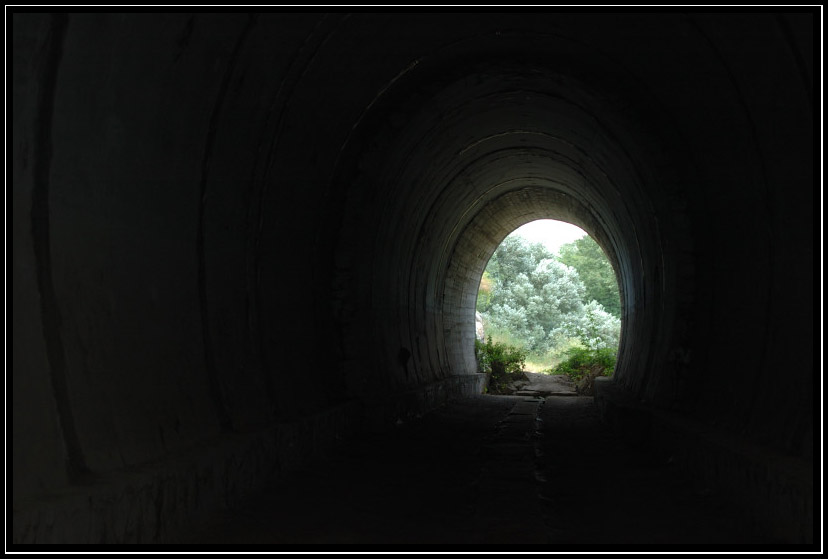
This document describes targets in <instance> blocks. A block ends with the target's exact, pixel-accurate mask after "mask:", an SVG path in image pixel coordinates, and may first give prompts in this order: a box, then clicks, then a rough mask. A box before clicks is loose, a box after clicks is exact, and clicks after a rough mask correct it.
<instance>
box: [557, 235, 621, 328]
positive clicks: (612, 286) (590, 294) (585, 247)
mask: <svg viewBox="0 0 828 559" xmlns="http://www.w3.org/2000/svg"><path fill="white" fill-rule="evenodd" d="M558 260H559V261H561V262H562V263H564V264H566V265H567V266H572V267H573V268H575V269H576V270H577V271H578V277H579V278H580V279H581V281H582V282H583V283H584V288H585V290H586V293H585V296H584V301H585V302H586V301H591V300H595V301H598V302H599V303H600V304H601V306H602V307H603V309H604V310H605V311H606V312H608V313H610V314H612V315H613V316H615V317H616V318H620V317H621V301H620V295H619V293H618V283H617V282H616V281H615V272H614V271H613V269H612V265H611V264H610V263H609V260H607V257H606V255H605V254H604V251H603V250H601V247H600V246H598V243H596V242H595V241H594V240H593V239H592V238H591V237H589V236H588V235H585V236H583V237H581V238H580V239H577V240H575V241H573V242H571V243H567V244H565V245H563V246H562V247H561V248H560V250H559V255H558Z"/></svg>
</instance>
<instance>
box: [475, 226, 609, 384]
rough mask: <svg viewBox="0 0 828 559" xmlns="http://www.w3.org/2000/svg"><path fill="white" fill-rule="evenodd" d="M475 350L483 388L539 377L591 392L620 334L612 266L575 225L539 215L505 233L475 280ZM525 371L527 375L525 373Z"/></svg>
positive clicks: (605, 372) (604, 372)
mask: <svg viewBox="0 0 828 559" xmlns="http://www.w3.org/2000/svg"><path fill="white" fill-rule="evenodd" d="M474 326H475V328H474V332H475V338H474V349H475V360H476V362H477V366H478V371H479V372H482V373H486V374H487V392H488V393H494V394H509V393H513V392H515V391H517V390H519V389H520V388H522V387H524V386H525V385H526V382H529V383H530V384H531V383H532V382H533V381H534V379H535V378H536V376H537V375H538V374H545V375H557V376H560V380H563V381H566V380H568V381H570V382H571V383H573V384H574V386H575V387H577V388H578V391H579V392H583V393H591V386H592V382H593V380H594V378H595V377H596V376H611V375H612V373H613V372H614V368H615V362H616V358H617V353H618V346H619V341H620V337H621V299H620V294H619V289H618V283H617V281H616V275H615V270H614V268H613V266H612V264H611V263H610V261H609V259H608V258H607V256H606V254H605V253H604V251H603V250H602V249H601V247H600V246H599V245H598V243H597V242H596V241H595V240H594V239H593V238H592V237H590V236H589V234H588V233H587V232H586V231H584V230H583V229H581V228H579V227H578V226H576V225H573V224H571V223H568V222H565V221H558V220H552V219H540V220H534V221H531V222H529V223H526V224H524V225H522V226H520V227H518V228H516V229H515V230H514V231H512V232H511V233H510V234H509V235H507V236H506V238H505V239H503V241H502V242H501V243H500V244H499V245H498V246H497V248H496V249H495V250H494V252H493V253H492V255H491V258H490V259H489V260H488V262H487V264H486V267H485V269H484V270H483V273H482V275H481V277H480V281H479V284H478V290H477V299H476V303H475V324H474ZM527 374H528V375H527Z"/></svg>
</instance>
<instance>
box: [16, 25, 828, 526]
mask: <svg viewBox="0 0 828 559" xmlns="http://www.w3.org/2000/svg"><path fill="white" fill-rule="evenodd" d="M812 21H813V20H812V16H810V15H808V14H787V15H785V14H701V13H697V14H679V13H663V14H633V13H628V14H602V13H591V14H570V13H566V14H563V13H561V14H555V13H549V14H276V13H270V14H220V15H219V14H69V15H49V14H25V13H15V14H14V15H13V18H12V31H13V36H12V39H13V51H12V57H11V60H12V76H13V83H12V88H11V101H12V104H13V109H14V110H13V112H12V128H11V131H12V138H13V139H12V141H11V143H10V145H11V146H12V153H11V155H12V157H11V163H12V173H13V175H12V201H13V332H14V336H13V371H12V373H13V374H12V376H11V381H12V391H11V399H12V404H13V405H12V408H13V424H12V425H13V430H12V439H13V451H14V452H13V454H12V455H13V471H14V484H13V497H14V504H15V520H14V533H15V536H14V537H15V541H43V540H44V539H49V538H53V539H57V540H58V541H59V540H60V537H61V534H62V535H63V536H65V535H66V534H67V530H68V532H73V530H74V532H73V533H76V535H77V534H81V535H78V536H77V537H79V538H81V539H84V538H88V539H90V540H92V541H99V540H106V539H107V538H110V539H114V540H118V539H119V538H127V539H132V540H136V541H137V540H140V541H152V540H153V539H159V538H162V536H163V533H164V531H163V530H160V531H159V530H149V529H148V530H145V531H144V532H141V531H140V530H137V531H136V529H135V525H140V524H141V521H140V519H141V518H149V517H150V516H153V517H155V518H161V516H157V514H161V512H163V515H162V516H163V518H169V519H172V518H175V517H176V516H175V515H176V514H178V515H179V516H178V517H179V518H183V517H185V516H186V515H187V514H190V513H192V512H193V511H195V510H207V509H209V508H211V507H212V508H215V507H219V506H221V503H222V502H224V503H226V502H227V501H228V499H231V498H235V497H231V496H239V495H241V494H242V493H243V492H244V491H248V490H252V488H254V487H256V486H257V484H260V483H263V482H264V480H265V479H267V478H268V476H272V475H277V474H278V472H280V471H281V470H283V469H285V468H287V467H288V466H287V465H288V464H297V463H299V462H300V458H301V457H303V456H312V455H315V454H317V453H318V452H317V451H320V450H321V449H322V448H323V447H324V448H327V447H330V446H332V445H335V444H337V441H341V440H342V439H343V438H346V437H347V436H349V434H352V433H354V432H356V430H358V428H359V427H358V425H365V424H370V425H376V426H379V425H381V424H383V425H384V424H394V423H395V422H396V421H398V420H399V419H400V418H401V417H411V416H414V415H417V414H418V413H422V412H423V411H424V410H426V409H428V408H430V407H433V406H436V405H439V404H440V403H441V402H443V401H445V400H446V399H447V398H451V397H458V396H462V395H464V394H470V393H475V392H479V390H480V386H481V385H480V381H479V379H478V375H475V373H476V370H474V369H472V368H470V367H472V365H473V364H472V359H471V353H470V352H471V348H470V346H467V347H463V346H461V345H459V344H465V343H467V342H468V341H469V340H470V339H471V335H472V328H473V321H471V320H467V318H468V317H469V316H470V315H471V313H472V311H471V310H470V309H471V307H473V301H472V298H473V294H474V292H475V290H476V287H477V282H478V281H479V274H480V273H481V272H482V267H481V266H484V265H485V262H486V261H487V260H488V257H489V255H490V254H491V252H492V251H493V250H494V249H495V248H496V246H497V244H498V243H499V242H500V240H502V238H503V237H505V235H506V234H508V233H509V232H511V230H513V229H514V228H515V227H517V226H519V225H520V224H522V223H524V222H525V221H528V220H530V219H535V218H536V216H537V217H555V216H558V217H561V218H565V219H566V218H568V219H567V220H570V221H573V222H575V223H577V224H579V225H582V226H584V227H585V228H586V229H587V230H588V231H589V232H590V233H591V234H593V235H594V236H595V237H596V238H597V239H598V241H599V242H600V243H601V245H602V247H603V248H604V249H605V250H606V251H607V252H608V253H609V256H610V258H611V260H612V261H613V264H614V265H615V268H616V273H617V275H618V278H619V285H620V287H621V291H622V296H623V307H624V310H623V313H624V315H623V320H624V339H623V342H622V348H621V350H620V353H619V367H618V373H617V374H616V377H615V383H616V384H617V385H618V387H619V389H623V390H624V391H626V392H627V393H629V395H630V396H631V397H632V398H634V399H636V400H639V401H643V402H646V403H647V404H648V405H651V406H654V407H655V408H658V409H663V410H668V411H671V412H675V413H678V414H680V415H681V416H682V417H686V418H690V419H692V420H693V421H697V422H701V423H703V424H704V425H707V426H710V428H713V429H716V430H721V432H723V433H724V432H726V433H730V434H733V435H734V436H737V437H740V438H744V439H745V440H751V441H755V442H756V443H757V444H761V445H762V447H763V448H766V449H768V450H767V452H768V453H771V454H774V453H775V454H780V455H785V456H788V457H791V458H792V459H801V460H806V461H807V460H809V459H812V456H813V442H812V441H813V427H812V422H813V394H814V384H815V381H816V378H817V377H816V375H815V364H814V361H813V351H812V350H813V280H812V278H813V240H812V239H813V224H814V221H815V219H814V218H815V211H814V207H815V206H814V197H815V187H814V177H813V141H812V140H813V121H814V114H813V113H814V110H813V96H812V93H811V92H812V88H813V69H812V66H813V62H812V58H811V54H810V53H811V50H810V45H812V44H813V37H812V31H813V29H812ZM563 200H571V201H572V202H571V203H570V202H566V203H564V202H563ZM470 251H471V252H470ZM470 305H471V306H470ZM332 418H339V420H334V419H332ZM333 425H339V426H340V427H338V428H337V427H334V426H333ZM300 426H301V427H300ZM278 433H281V435H278ZM239 437H241V438H239ZM275 440H278V441H281V442H278V443H277V442H274V441H275ZM228 441H229V442H228ZM208 448H209V449H216V448H220V449H224V450H220V451H216V450H210V451H209V452H208V451H207V450H206V449H208ZM229 449H232V450H229ZM254 449H260V450H259V451H256V450H254ZM180 456H201V457H204V456H206V457H208V458H200V459H199V460H196V461H195V462H196V464H195V465H192V464H191V465H190V466H187V467H184V468H183V469H180V464H181V462H180V460H179V459H178V458H176V457H180ZM174 464H177V465H174ZM219 464H222V465H220V466H219ZM137 470H140V471H141V472H144V474H142V475H143V476H144V477H141V479H142V480H143V481H141V482H140V483H139V485H140V484H143V485H142V487H144V488H145V489H144V492H143V493H141V492H137V493H136V494H142V495H145V497H142V499H144V500H143V501H141V502H143V503H144V504H143V505H141V506H136V508H135V510H136V511H138V512H135V513H134V518H132V520H130V521H129V522H132V524H129V522H128V521H126V520H125V521H124V522H123V524H122V525H121V527H120V528H117V529H115V528H113V527H112V526H107V525H106V521H100V520H94V519H99V518H100V517H103V516H106V514H105V513H103V512H101V511H105V510H110V509H111V508H112V507H116V508H117V507H118V506H121V505H111V504H110V505H106V506H105V505H95V506H96V507H99V508H98V509H95V510H96V511H97V512H94V511H93V512H90V510H88V509H84V510H85V511H86V512H85V513H84V514H83V515H78V514H75V513H72V514H70V513H67V512H66V511H71V510H77V507H81V508H83V507H84V506H87V505H84V504H83V503H85V502H86V501H84V499H82V498H80V497H78V495H80V496H83V495H85V494H86V493H85V492H87V491H91V490H90V489H89V487H90V484H92V485H95V486H96V487H99V488H100V487H104V488H107V487H109V488H116V487H117V488H119V489H117V491H121V490H122V489H123V488H124V487H129V483H130V482H128V481H124V480H125V479H133V478H129V476H127V477H124V476H125V475H126V474H125V473H124V472H129V471H132V472H135V471H137ZM150 470H151V471H152V472H156V473H155V474H152V473H147V472H150ZM173 471H175V472H179V473H177V474H175V475H173V474H170V475H169V476H168V477H166V478H165V477H164V475H162V474H158V472H173ZM182 472H183V473H182ZM198 472H201V474H200V475H201V476H202V477H203V478H204V480H203V481H196V482H194V483H195V486H193V487H192V488H191V489H190V490H189V491H190V495H192V493H193V492H198V491H200V492H201V493H200V494H201V495H202V498H201V500H200V501H199V500H198V499H196V500H195V501H193V500H192V498H191V497H182V496H181V495H182V493H181V491H180V490H179V489H180V488H181V487H185V486H186V483H184V482H183V481H182V480H183V479H189V478H193V476H195V479H196V480H198V479H199V478H198V475H197V473H198ZM206 472H209V473H206ZM112 476H119V477H117V479H118V480H119V481H117V482H116V481H113V480H114V479H115V478H113V477H112ZM159 476H160V477H159ZM170 476H171V477H170ZM211 476H212V477H211ZM220 478H224V479H234V480H236V481H234V482H233V483H224V484H223V485H222V484H221V483H218V482H211V481H208V480H209V479H220ZM136 479H137V478H136ZM162 479H168V480H173V481H169V482H168V483H167V487H169V488H171V489H168V491H169V493H168V495H173V496H172V497H169V496H168V498H167V504H166V505H165V507H166V508H164V509H161V508H158V507H159V506H160V505H159V503H158V500H159V498H161V497H159V496H160V495H164V494H165V493H164V492H163V491H160V490H159V489H158V487H160V486H161V485H163V483H162V482H161V481H159V480H162ZM175 480H178V481H175ZM135 483H138V482H135ZM124 484H126V485H124ZM219 486H221V488H219ZM176 488H178V489H176ZM100 491H103V493H99V494H100V495H110V497H111V495H112V494H115V493H106V490H104V489H100ZM111 491H116V490H115V489H111ZM116 493H117V492H116ZM47 495H53V496H54V495H59V496H61V497H60V499H63V500H64V501H65V500H66V499H70V497H67V495H74V496H75V497H72V498H74V499H80V500H79V501H73V502H76V503H77V502H79V503H81V504H74V505H72V506H71V507H69V508H65V509H63V513H61V514H65V515H66V516H64V517H62V518H63V520H61V517H60V516H59V515H57V516H56V514H57V513H46V512H44V511H45V510H46V509H45V508H43V507H44V506H45V505H44V504H43V503H44V499H46V497H45V496H47ZM175 495H178V497H176V496H175ZM208 495H212V497H208ZM110 497H100V498H99V501H100V502H107V499H109V498H110ZM60 499H56V498H52V499H51V502H55V501H56V500H57V501H60ZM188 499H189V500H188ZM70 500H71V499H70ZM137 500H138V498H136V502H137ZM176 502H178V503H179V506H178V507H176V504H175V503H176ZM170 503H173V504H170ZM183 503H190V504H186V505H185V504H183ZM67 506H68V505H67ZM107 506H108V507H110V508H109V509H107ZM127 506H128V505H123V507H127ZM73 507H75V508H73ZM176 508H178V513H175V512H174V511H175V510H176ZM50 510H51V509H50ZM158 511H161V512H158ZM122 512H123V510H122ZM156 513H157V514H156ZM49 514H52V517H51V518H52V520H48V519H47V517H48V516H49ZM71 517H74V518H75V522H81V523H85V524H83V525H84V526H86V528H83V529H77V530H75V528H77V526H75V528H72V529H71V530H69V529H68V528H67V526H69V525H71V523H70V524H67V523H68V522H70V520H68V519H69V518H71ZM77 518H81V519H82V520H77ZM147 522H148V521H147ZM170 522H172V520H170ZM136 523H137V524H136ZM128 525H129V526H132V528H130V529H129V530H127V528H126V526H128ZM170 525H171V526H172V524H170ZM50 534H51V535H50Z"/></svg>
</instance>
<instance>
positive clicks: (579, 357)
mask: <svg viewBox="0 0 828 559" xmlns="http://www.w3.org/2000/svg"><path fill="white" fill-rule="evenodd" d="M592 370H596V371H597V370H600V375H601V376H605V377H608V376H610V375H612V373H613V372H614V371H615V348H608V347H604V348H600V349H588V348H585V347H573V348H570V349H569V350H568V351H567V352H566V359H564V360H563V361H562V362H560V363H559V364H558V365H557V366H556V367H554V368H553V369H551V370H550V371H549V372H551V373H552V374H556V375H560V374H563V375H566V376H568V377H569V379H570V380H572V381H573V382H578V381H579V380H581V378H583V377H584V375H586V374H588V373H589V372H590V371H592Z"/></svg>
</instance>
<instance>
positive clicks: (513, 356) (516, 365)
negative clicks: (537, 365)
mask: <svg viewBox="0 0 828 559" xmlns="http://www.w3.org/2000/svg"><path fill="white" fill-rule="evenodd" d="M474 350H475V355H476V357H477V360H478V362H479V363H480V366H481V368H482V369H483V371H485V372H490V373H491V376H490V378H489V392H491V393H495V394H497V393H499V392H501V391H503V390H504V389H505V388H506V386H507V385H508V384H509V383H511V382H513V381H515V380H519V379H522V378H523V377H524V375H523V369H524V368H525V367H526V352H525V351H524V350H523V348H520V347H515V346H511V345H508V344H505V343H503V342H492V336H491V335H489V336H488V337H487V339H486V342H485V343H484V342H481V341H480V340H477V339H475V340H474Z"/></svg>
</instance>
